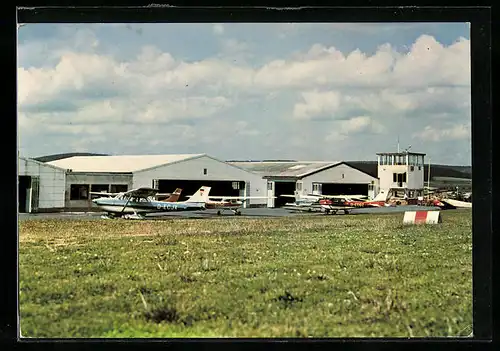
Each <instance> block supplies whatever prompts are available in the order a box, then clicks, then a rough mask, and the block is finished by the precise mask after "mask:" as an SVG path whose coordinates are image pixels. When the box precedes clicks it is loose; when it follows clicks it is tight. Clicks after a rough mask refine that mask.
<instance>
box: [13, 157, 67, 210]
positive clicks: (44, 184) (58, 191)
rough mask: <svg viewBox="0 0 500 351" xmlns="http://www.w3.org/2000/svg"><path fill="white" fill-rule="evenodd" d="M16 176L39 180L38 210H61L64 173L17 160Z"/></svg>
mask: <svg viewBox="0 0 500 351" xmlns="http://www.w3.org/2000/svg"><path fill="white" fill-rule="evenodd" d="M18 160H19V162H18V174H19V175H20V176H31V177H38V178H39V182H40V183H39V190H38V191H39V195H38V196H39V200H38V209H39V210H41V211H43V210H50V209H62V208H63V207H64V192H65V178H66V171H65V170H63V169H60V168H57V167H52V166H49V165H46V164H43V163H41V162H37V161H34V160H30V159H25V158H19V159H18Z"/></svg>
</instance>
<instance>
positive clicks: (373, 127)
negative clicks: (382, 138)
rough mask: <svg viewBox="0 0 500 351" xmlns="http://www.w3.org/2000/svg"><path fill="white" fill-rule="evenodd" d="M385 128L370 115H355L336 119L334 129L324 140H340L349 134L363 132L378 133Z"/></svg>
mask: <svg viewBox="0 0 500 351" xmlns="http://www.w3.org/2000/svg"><path fill="white" fill-rule="evenodd" d="M385 130H386V128H385V126H383V125H382V124H380V123H379V122H377V121H375V120H373V118H372V117H370V116H357V117H353V118H350V119H348V120H342V121H337V122H336V124H335V127H334V130H333V131H331V132H330V133H329V134H328V135H327V136H326V137H325V141H329V142H331V141H335V140H340V141H342V140H347V139H348V138H349V136H353V135H354V136H356V135H357V134H363V133H371V134H380V133H383V132H384V131H385Z"/></svg>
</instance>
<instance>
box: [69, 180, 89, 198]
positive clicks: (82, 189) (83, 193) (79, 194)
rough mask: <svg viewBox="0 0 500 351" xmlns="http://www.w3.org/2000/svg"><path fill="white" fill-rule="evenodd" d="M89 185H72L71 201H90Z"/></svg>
mask: <svg viewBox="0 0 500 351" xmlns="http://www.w3.org/2000/svg"><path fill="white" fill-rule="evenodd" d="M88 198H89V185H88V184H71V186H70V200H88Z"/></svg>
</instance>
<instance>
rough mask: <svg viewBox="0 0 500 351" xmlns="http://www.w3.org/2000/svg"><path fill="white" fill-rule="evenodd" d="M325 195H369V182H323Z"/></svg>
mask: <svg viewBox="0 0 500 351" xmlns="http://www.w3.org/2000/svg"><path fill="white" fill-rule="evenodd" d="M321 188H322V189H321V192H322V193H323V194H325V195H368V184H359V183H358V184H349V183H347V184H343V183H322V185H321Z"/></svg>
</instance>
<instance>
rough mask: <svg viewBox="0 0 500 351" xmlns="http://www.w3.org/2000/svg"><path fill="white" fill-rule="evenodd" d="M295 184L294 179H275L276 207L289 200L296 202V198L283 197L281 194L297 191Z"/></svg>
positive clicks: (291, 193)
mask: <svg viewBox="0 0 500 351" xmlns="http://www.w3.org/2000/svg"><path fill="white" fill-rule="evenodd" d="M295 186H296V185H295V182H294V181H292V182H290V181H287V182H283V181H281V182H280V181H277V180H276V181H274V196H276V198H275V199H274V207H282V206H285V204H286V203H288V202H294V201H295V199H294V198H291V197H283V196H280V195H293V194H294V193H295Z"/></svg>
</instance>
